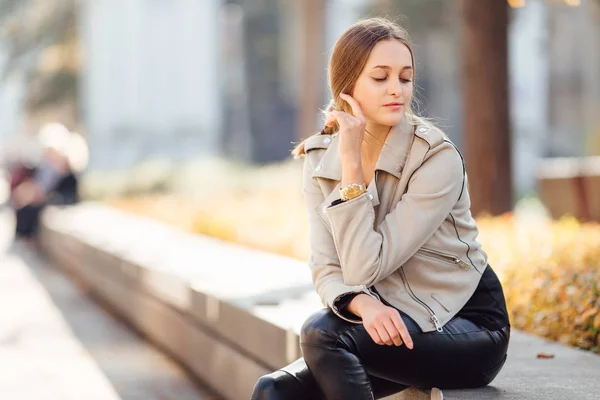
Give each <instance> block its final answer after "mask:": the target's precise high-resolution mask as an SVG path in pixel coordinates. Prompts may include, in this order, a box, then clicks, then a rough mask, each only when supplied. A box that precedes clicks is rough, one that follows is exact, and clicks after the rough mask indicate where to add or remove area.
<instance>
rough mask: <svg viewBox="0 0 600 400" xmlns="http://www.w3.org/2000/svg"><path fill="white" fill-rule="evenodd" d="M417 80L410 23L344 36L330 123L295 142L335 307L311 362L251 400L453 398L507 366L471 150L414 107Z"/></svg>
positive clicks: (308, 332) (315, 325) (318, 318)
mask: <svg viewBox="0 0 600 400" xmlns="http://www.w3.org/2000/svg"><path fill="white" fill-rule="evenodd" d="M414 79H415V61H414V58H413V52H412V47H411V44H410V41H409V37H408V34H407V33H406V31H405V30H403V29H402V28H400V27H399V26H398V25H396V24H394V23H392V22H389V21H387V20H383V19H367V20H364V21H361V22H358V23H357V24H355V25H353V26H351V27H350V28H348V30H347V31H346V32H344V33H343V34H342V36H341V37H340V38H339V39H338V42H337V43H336V45H335V47H334V50H333V54H332V56H331V59H330V64H329V85H330V89H331V92H332V94H333V100H332V103H331V104H330V106H329V107H328V114H327V121H326V127H325V129H324V130H323V132H320V133H318V134H316V135H313V136H311V137H310V138H308V139H307V140H305V141H304V142H303V143H301V144H300V145H299V146H298V147H297V148H296V149H295V150H294V155H295V156H296V157H300V156H304V157H305V161H304V183H303V192H304V196H305V200H306V204H307V209H308V216H309V222H310V223H309V226H310V249H311V255H310V260H309V266H310V268H311V272H312V277H313V281H314V284H315V288H316V291H317V292H318V294H319V295H320V297H321V299H322V301H323V303H324V304H325V305H326V306H327V308H326V309H324V310H321V311H319V312H317V313H316V314H314V315H313V316H311V317H310V318H309V319H308V320H307V321H306V322H305V323H304V326H303V328H302V331H301V338H300V345H301V349H302V353H303V356H304V358H301V359H299V360H297V361H296V362H294V363H292V364H291V365H289V366H287V367H284V368H282V369H280V370H278V371H276V372H274V373H272V374H269V375H266V376H263V377H261V379H259V381H258V382H257V384H256V386H255V390H254V393H253V395H252V399H255V400H258V399H264V400H266V399H270V400H273V399H278V400H279V399H287V400H290V399H321V398H325V399H327V400H338V399H339V400H342V399H343V400H354V399H356V400H358V399H361V400H362V399H373V398H381V397H385V396H388V395H390V394H392V393H397V392H399V391H402V390H403V389H405V388H407V387H416V388H419V389H424V390H430V389H431V398H437V399H441V398H442V393H441V391H440V390H438V389H437V388H442V389H444V388H448V389H455V388H474V387H480V386H485V385H487V384H489V383H490V382H491V381H492V380H493V379H494V377H495V376H496V375H497V374H498V372H499V371H500V369H501V368H502V366H503V365H504V362H505V360H506V354H507V347H508V341H509V336H510V324H509V319H508V314H507V311H506V304H505V300H504V295H503V291H502V287H501V285H500V282H499V280H498V278H497V276H496V275H495V273H494V271H493V270H492V268H491V267H490V266H489V265H488V264H487V256H486V254H485V253H484V252H483V250H482V249H481V245H480V244H479V243H478V241H477V235H478V230H477V226H476V224H475V221H474V220H473V218H472V216H471V213H470V210H469V208H470V199H469V193H468V189H467V187H468V186H467V179H466V173H465V169H464V164H463V160H462V156H461V155H460V153H459V152H458V150H457V149H456V147H455V146H454V145H453V144H452V143H451V142H450V141H449V140H448V139H447V138H446V136H445V135H444V134H443V133H442V132H441V131H440V130H439V129H437V128H435V127H434V126H432V125H431V124H430V123H428V122H426V121H424V120H423V119H421V118H419V117H417V116H416V115H415V114H414V113H413V112H412V110H411V109H410V104H411V100H412V95H413V89H414ZM334 132H335V133H334ZM432 388H434V389H432Z"/></svg>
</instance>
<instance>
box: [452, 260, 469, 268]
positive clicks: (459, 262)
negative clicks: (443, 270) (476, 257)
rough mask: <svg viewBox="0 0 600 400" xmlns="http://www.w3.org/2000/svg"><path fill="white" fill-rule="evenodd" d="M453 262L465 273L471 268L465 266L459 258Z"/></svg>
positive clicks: (467, 265)
mask: <svg viewBox="0 0 600 400" xmlns="http://www.w3.org/2000/svg"><path fill="white" fill-rule="evenodd" d="M454 262H455V263H457V264H458V265H460V266H461V267H462V269H464V270H465V271H467V270H468V269H469V268H470V267H471V266H470V265H469V264H467V263H466V262H464V261H463V260H461V259H460V258H457V259H456V260H454Z"/></svg>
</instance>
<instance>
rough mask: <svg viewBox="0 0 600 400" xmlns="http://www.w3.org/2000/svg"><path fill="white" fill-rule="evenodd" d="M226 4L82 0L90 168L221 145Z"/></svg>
mask: <svg viewBox="0 0 600 400" xmlns="http://www.w3.org/2000/svg"><path fill="white" fill-rule="evenodd" d="M220 7H221V2H220V1H217V0H203V1H196V0H169V1H145V0H137V1H134V0H132V1H125V2H123V1H119V0H103V1H84V2H81V15H80V17H81V18H80V37H81V45H82V49H83V52H84V55H83V56H84V60H85V67H84V70H83V73H82V77H81V78H82V80H81V90H82V105H81V106H82V114H83V116H84V120H85V121H84V122H85V125H86V130H87V134H88V140H89V143H90V149H91V155H90V156H91V158H90V168H91V169H96V168H102V169H113V168H122V167H128V166H131V165H133V164H135V163H137V162H139V161H141V160H142V159H144V158H148V157H153V156H162V157H168V158H171V159H174V160H185V159H190V158H192V157H199V156H206V155H215V154H217V153H218V152H219V145H218V143H219V135H220V132H221V125H222V121H223V116H222V114H221V94H220V76H221V74H222V71H221V69H220V66H219V65H220V59H219V35H218V33H219V18H218V16H219V9H220Z"/></svg>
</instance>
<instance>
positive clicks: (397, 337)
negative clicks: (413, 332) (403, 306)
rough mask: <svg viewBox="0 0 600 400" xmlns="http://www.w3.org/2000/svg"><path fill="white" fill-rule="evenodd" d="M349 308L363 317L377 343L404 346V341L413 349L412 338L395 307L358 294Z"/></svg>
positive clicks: (364, 323)
mask: <svg viewBox="0 0 600 400" xmlns="http://www.w3.org/2000/svg"><path fill="white" fill-rule="evenodd" d="M348 309H349V311H351V312H352V313H354V314H356V315H358V316H359V317H361V318H362V320H363V325H364V327H365V329H366V330H367V332H368V333H369V336H371V338H372V339H373V341H374V342H375V343H377V344H379V345H384V344H386V345H388V346H394V345H395V346H402V343H404V344H406V347H407V348H409V349H410V350H412V348H413V341H412V338H411V337H410V334H409V333H408V329H406V325H404V321H402V318H401V317H400V313H399V312H398V310H396V309H395V308H393V307H388V306H386V305H385V304H383V303H382V302H380V301H379V300H377V299H374V298H372V297H370V296H368V295H358V296H356V297H355V298H354V299H352V301H351V302H350V304H349V305H348Z"/></svg>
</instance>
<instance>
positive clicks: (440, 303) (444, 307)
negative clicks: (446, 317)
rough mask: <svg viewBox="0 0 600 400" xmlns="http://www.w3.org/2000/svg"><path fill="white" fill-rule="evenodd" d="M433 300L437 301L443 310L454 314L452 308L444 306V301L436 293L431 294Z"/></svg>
mask: <svg viewBox="0 0 600 400" xmlns="http://www.w3.org/2000/svg"><path fill="white" fill-rule="evenodd" d="M430 296H431V298H432V299H433V300H435V301H436V302H437V303H438V304H439V305H440V306H442V308H443V309H444V310H446V311H447V312H452V309H450V307H448V306H447V305H446V304H444V302H443V301H441V300H440V298H439V297H438V296H437V295H436V294H435V293H431V294H430Z"/></svg>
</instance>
